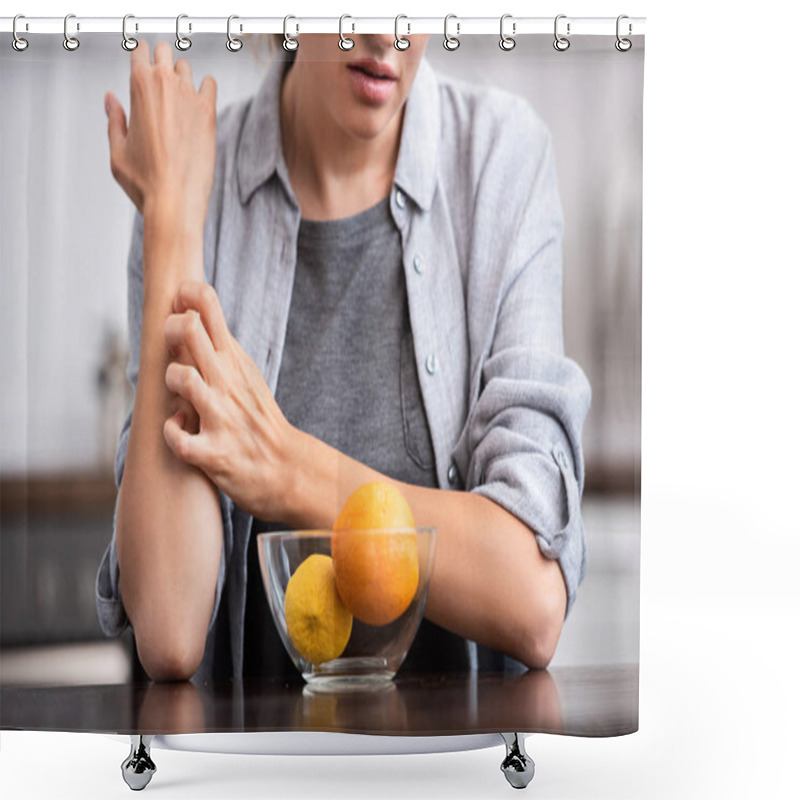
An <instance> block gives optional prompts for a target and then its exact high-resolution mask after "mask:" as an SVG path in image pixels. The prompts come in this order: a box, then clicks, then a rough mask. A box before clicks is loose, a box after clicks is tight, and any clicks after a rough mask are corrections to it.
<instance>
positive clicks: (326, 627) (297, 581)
mask: <svg viewBox="0 0 800 800" xmlns="http://www.w3.org/2000/svg"><path fill="white" fill-rule="evenodd" d="M284 613H285V615H286V631H287V633H288V634H289V638H290V639H291V640H292V644H293V645H294V648H295V650H297V652H298V653H299V654H300V655H301V656H302V657H303V658H304V659H305V660H306V661H310V662H311V663H312V664H322V663H323V662H324V661H330V660H331V659H334V658H338V657H339V656H340V655H341V654H342V653H343V652H344V649H345V647H347V642H348V641H350V632H351V631H352V628H353V615H352V614H351V613H350V612H349V611H348V610H347V609H346V608H345V607H344V605H343V604H342V601H341V599H340V598H339V595H338V594H337V592H336V583H335V581H334V577H333V561H332V560H331V557H330V556H324V555H321V554H320V553H316V554H314V555H313V556H309V557H308V558H307V559H306V560H305V561H303V563H302V564H300V566H299V567H298V568H297V569H296V570H295V572H294V574H293V575H292V577H291V578H289V583H287V584H286V596H285V597H284Z"/></svg>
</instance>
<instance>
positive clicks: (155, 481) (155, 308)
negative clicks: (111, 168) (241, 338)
mask: <svg viewBox="0 0 800 800" xmlns="http://www.w3.org/2000/svg"><path fill="white" fill-rule="evenodd" d="M169 220H170V216H169V214H168V213H165V212H162V211H161V210H160V209H159V210H158V211H154V212H152V213H151V212H150V211H149V210H148V211H146V213H145V223H144V270H145V272H147V270H148V269H150V270H151V272H152V273H154V274H155V275H156V277H157V280H153V281H152V282H150V283H149V284H147V283H146V284H145V295H144V307H143V314H142V339H141V349H140V360H139V380H138V386H137V391H136V401H135V405H134V410H133V418H132V421H131V430H130V438H129V440H128V452H127V456H126V461H125V471H124V473H123V477H122V484H121V486H120V496H119V503H118V512H117V555H118V562H119V568H120V594H121V596H122V602H123V605H124V606H125V611H126V613H127V615H128V618H129V619H130V621H131V624H132V625H133V629H134V633H135V636H136V647H137V650H138V653H139V659H140V661H141V662H142V666H143V667H144V669H145V670H146V671H147V674H148V675H149V676H150V677H151V678H153V679H154V680H171V679H182V678H188V677H191V675H192V674H193V673H194V671H195V670H196V669H197V666H198V665H199V663H200V660H201V658H202V656H203V650H204V647H205V641H206V632H207V630H208V625H209V621H210V618H211V613H212V610H213V604H214V591H215V587H216V581H217V573H218V570H219V561H220V554H221V548H222V519H221V513H220V507H219V497H218V494H217V490H216V488H215V487H214V485H213V484H212V483H211V481H209V480H208V478H207V477H206V476H205V475H204V474H203V473H202V472H201V471H200V470H198V469H195V468H194V467H191V466H189V465H187V464H185V463H183V462H181V461H180V460H179V459H177V458H176V457H175V456H174V455H173V454H172V452H171V451H170V450H169V448H168V447H167V445H166V444H165V442H164V436H163V426H164V421H165V420H166V419H167V418H168V417H169V416H171V415H172V414H173V413H174V412H175V411H176V410H177V408H178V401H177V399H176V398H175V396H174V395H173V394H172V393H171V392H170V391H169V389H167V386H166V384H165V382H164V375H165V374H166V370H167V365H168V363H169V361H170V360H171V358H170V354H169V352H168V350H167V344H166V341H165V339H164V324H165V320H166V318H167V316H168V315H169V314H170V313H171V310H172V301H173V299H174V297H175V294H176V292H177V288H178V285H179V284H180V280H181V276H186V277H190V276H193V277H195V278H197V277H198V274H197V273H198V272H199V273H200V274H199V277H202V266H201V265H202V260H201V259H202V255H201V254H200V253H199V252H198V251H199V250H200V249H201V248H202V242H201V240H200V237H201V235H202V232H186V233H185V234H184V235H182V236H176V235H175V230H174V228H171V227H170V225H169ZM198 260H199V264H198ZM198 266H199V267H200V268H199V269H198ZM153 267H156V269H152V268H153Z"/></svg>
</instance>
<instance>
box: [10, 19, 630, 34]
mask: <svg viewBox="0 0 800 800" xmlns="http://www.w3.org/2000/svg"><path fill="white" fill-rule="evenodd" d="M500 20H501V18H500V16H497V17H458V16H455V15H449V18H448V22H447V31H448V34H449V35H450V36H466V35H470V34H480V33H484V34H485V33H494V34H497V35H498V36H499V35H500V32H501V22H500ZM13 24H14V18H13V17H0V31H2V32H4V33H11V32H12V30H13ZM122 24H123V23H122V17H80V16H77V15H69V18H68V20H67V29H68V33H69V35H70V36H78V35H79V34H82V33H119V34H120V35H122ZM228 24H229V22H228V17H194V16H191V15H181V18H180V32H181V34H182V35H183V36H191V35H193V34H198V33H215V34H221V35H223V36H225V35H227V33H228ZM230 24H231V32H232V33H234V34H236V35H237V36H241V35H246V34H256V33H288V34H289V35H290V36H297V35H298V34H303V33H336V34H338V33H340V32H341V33H343V34H345V35H347V34H351V33H397V32H399V34H400V35H402V36H409V35H413V34H415V33H428V34H442V35H444V31H445V18H444V17H407V16H404V15H401V16H399V17H397V18H395V17H352V16H349V15H347V16H346V18H345V19H344V20H343V21H342V22H341V23H340V19H339V17H294V16H290V17H287V18H284V17H234V18H233V19H232V21H231V23H230ZM340 25H341V28H340ZM556 26H557V28H558V32H559V35H561V36H581V35H595V36H597V35H608V36H614V35H615V34H619V35H622V36H626V37H627V36H640V35H643V34H644V32H645V18H644V17H626V16H624V15H623V17H622V18H620V20H619V21H618V19H617V18H615V17H570V16H567V15H564V14H559V15H558V18H555V17H514V16H512V15H509V14H505V15H503V23H502V30H503V33H504V35H505V36H522V35H525V34H534V33H539V34H542V33H549V34H551V35H552V34H553V33H554V31H555V29H556ZM618 26H619V27H618ZM176 28H177V19H176V18H175V17H135V16H129V17H128V19H127V22H126V32H127V35H128V36H133V35H135V34H136V33H139V34H147V33H172V34H174V33H175V32H176ZM16 30H17V34H18V35H24V34H29V33H31V34H32V33H51V34H61V35H64V33H65V18H64V17H27V16H20V18H19V19H18V20H17V28H16Z"/></svg>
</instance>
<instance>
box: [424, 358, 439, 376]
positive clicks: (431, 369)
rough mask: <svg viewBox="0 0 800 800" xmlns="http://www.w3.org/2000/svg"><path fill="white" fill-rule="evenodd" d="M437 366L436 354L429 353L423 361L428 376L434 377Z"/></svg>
mask: <svg viewBox="0 0 800 800" xmlns="http://www.w3.org/2000/svg"><path fill="white" fill-rule="evenodd" d="M437 365H438V362H437V360H436V354H435V353H431V354H430V355H429V356H428V357H427V358H426V359H425V369H426V370H427V371H428V375H435V374H436V367H437Z"/></svg>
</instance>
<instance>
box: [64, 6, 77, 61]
mask: <svg viewBox="0 0 800 800" xmlns="http://www.w3.org/2000/svg"><path fill="white" fill-rule="evenodd" d="M71 19H75V15H74V14H67V16H66V17H64V42H63V44H64V49H65V50H69V51H70V53H72V52H74V51H75V50H77V49H78V48H79V47H80V46H81V43H80V42H79V41H78V40H77V39H76V38H75V37H74V36H70V35H69V30H68V29H67V26H68V25H69V21H70V20H71ZM76 24H77V23H76ZM78 30H80V26H78Z"/></svg>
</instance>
